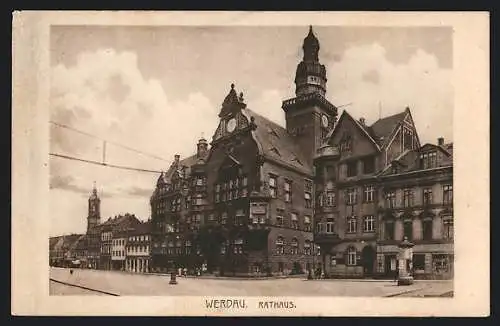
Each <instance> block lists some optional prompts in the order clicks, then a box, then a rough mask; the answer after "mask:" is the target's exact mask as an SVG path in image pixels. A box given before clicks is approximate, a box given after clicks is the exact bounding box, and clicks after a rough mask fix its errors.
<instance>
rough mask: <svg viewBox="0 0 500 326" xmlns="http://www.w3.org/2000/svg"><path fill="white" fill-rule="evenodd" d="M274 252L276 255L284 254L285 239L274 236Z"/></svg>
mask: <svg viewBox="0 0 500 326" xmlns="http://www.w3.org/2000/svg"><path fill="white" fill-rule="evenodd" d="M276 253H277V254H278V255H284V254H285V241H284V240H283V237H278V238H276Z"/></svg>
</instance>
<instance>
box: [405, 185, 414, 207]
mask: <svg viewBox="0 0 500 326" xmlns="http://www.w3.org/2000/svg"><path fill="white" fill-rule="evenodd" d="M403 204H404V207H412V206H413V191H412V190H411V189H409V188H407V189H404V190H403Z"/></svg>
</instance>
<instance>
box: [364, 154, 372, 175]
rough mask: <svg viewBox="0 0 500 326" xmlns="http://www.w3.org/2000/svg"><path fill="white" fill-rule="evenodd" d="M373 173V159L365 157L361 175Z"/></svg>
mask: <svg viewBox="0 0 500 326" xmlns="http://www.w3.org/2000/svg"><path fill="white" fill-rule="evenodd" d="M373 172H375V158H374V157H367V158H365V159H363V173H364V174H369V173H373Z"/></svg>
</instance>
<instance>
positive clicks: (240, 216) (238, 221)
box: [234, 209, 246, 225]
mask: <svg viewBox="0 0 500 326" xmlns="http://www.w3.org/2000/svg"><path fill="white" fill-rule="evenodd" d="M245 217H246V215H245V211H244V210H243V209H238V210H237V211H236V214H235V215H234V224H235V225H243V224H244V221H245Z"/></svg>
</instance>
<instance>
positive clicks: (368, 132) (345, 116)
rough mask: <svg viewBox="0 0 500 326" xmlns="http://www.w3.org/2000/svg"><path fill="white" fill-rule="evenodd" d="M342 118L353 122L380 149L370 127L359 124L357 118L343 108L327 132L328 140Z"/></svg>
mask: <svg viewBox="0 0 500 326" xmlns="http://www.w3.org/2000/svg"><path fill="white" fill-rule="evenodd" d="M343 119H350V120H351V121H353V122H354V125H356V126H357V127H358V128H359V129H360V130H361V131H362V132H363V133H364V134H365V135H366V137H367V138H368V139H369V140H370V141H371V142H372V143H373V144H374V145H375V147H376V148H377V149H378V150H380V144H379V142H377V141H376V138H375V137H374V134H373V132H372V131H371V129H370V127H368V126H366V125H363V124H361V123H360V122H359V121H358V120H356V119H354V117H353V116H352V115H350V114H349V112H347V110H344V111H343V112H342V114H341V115H340V118H339V121H338V122H337V123H336V124H335V126H334V127H333V129H332V130H331V131H330V132H329V133H328V135H327V137H326V139H327V141H329V139H330V138H331V137H332V135H333V134H334V133H335V131H336V130H337V129H338V128H337V127H338V126H339V125H340V123H341V121H342V120H343Z"/></svg>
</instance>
